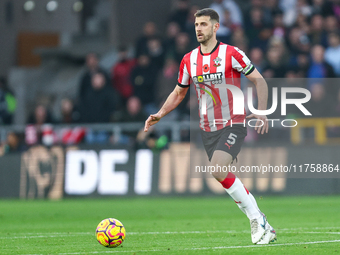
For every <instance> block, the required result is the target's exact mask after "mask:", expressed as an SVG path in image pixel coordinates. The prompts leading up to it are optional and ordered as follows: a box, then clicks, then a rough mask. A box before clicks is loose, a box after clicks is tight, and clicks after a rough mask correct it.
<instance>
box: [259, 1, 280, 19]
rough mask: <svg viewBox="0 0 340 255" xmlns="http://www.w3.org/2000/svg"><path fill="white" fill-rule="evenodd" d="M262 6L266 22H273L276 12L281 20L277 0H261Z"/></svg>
mask: <svg viewBox="0 0 340 255" xmlns="http://www.w3.org/2000/svg"><path fill="white" fill-rule="evenodd" d="M263 8H264V19H265V22H266V23H273V22H274V19H275V16H276V15H277V14H281V15H282V20H283V12H282V10H281V8H280V6H279V2H278V0H267V1H263ZM282 22H283V21H282Z"/></svg>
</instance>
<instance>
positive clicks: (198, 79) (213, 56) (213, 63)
mask: <svg viewBox="0 0 340 255" xmlns="http://www.w3.org/2000/svg"><path fill="white" fill-rule="evenodd" d="M195 18H196V19H195V30H196V37H197V41H198V42H199V43H200V46H199V47H197V48H196V49H194V50H193V51H191V52H189V53H188V54H186V55H185V56H184V57H183V59H182V62H181V65H180V70H179V75H178V84H177V86H176V87H175V89H174V91H173V92H172V93H171V94H170V95H169V97H168V98H167V100H166V101H165V103H164V105H163V106H162V108H161V109H160V110H159V111H158V113H156V114H152V115H150V116H149V118H148V119H147V120H146V121H145V127H144V131H145V132H147V131H148V129H149V127H150V126H152V125H154V124H156V123H157V122H158V121H160V119H161V118H162V117H164V116H165V115H167V114H168V113H169V112H171V111H172V110H174V109H175V108H176V107H177V106H178V105H179V103H180V102H181V101H182V100H183V98H184V97H185V95H186V93H187V91H188V88H189V86H190V80H191V81H193V84H194V86H195V89H196V94H197V97H198V102H199V108H200V128H201V130H202V131H201V133H202V140H203V144H204V147H205V150H206V152H207V154H208V157H209V160H210V161H211V163H212V165H213V166H215V165H219V166H229V164H231V163H232V162H233V160H234V159H235V158H236V156H237V155H238V153H239V152H240V149H241V145H242V143H243V141H244V138H245V137H246V135H247V128H246V127H245V125H244V121H245V118H246V116H245V114H243V115H234V114H233V108H232V105H233V98H232V95H231V93H230V91H228V90H227V89H226V88H223V87H221V86H217V85H214V84H217V83H220V82H221V81H220V80H219V79H221V77H222V78H223V79H224V80H225V81H227V82H228V84H232V85H234V86H237V87H238V88H240V76H241V73H243V74H244V75H245V76H246V77H247V78H248V79H249V80H250V81H251V82H253V83H254V84H255V86H256V90H257V94H258V110H266V109H267V97H268V87H267V83H266V81H265V80H264V78H263V77H262V75H261V74H260V73H259V72H258V71H257V70H256V68H255V67H254V66H253V65H252V63H251V62H250V60H249V59H248V57H247V56H246V55H245V54H244V52H243V51H241V50H239V49H238V48H236V47H233V46H230V45H227V44H223V43H221V42H218V41H217V39H216V31H217V30H218V28H219V26H220V25H219V16H218V14H217V13H216V12H215V11H214V10H213V9H210V8H206V9H202V10H199V11H197V12H196V13H195ZM205 79H206V80H207V81H205ZM212 79H215V80H213V81H212ZM208 81H209V82H208ZM208 84H210V85H208ZM202 88H204V90H203V89H202ZM205 91H208V92H209V91H210V94H211V93H214V91H215V93H216V91H217V93H218V94H219V95H218V96H219V98H220V99H221V102H222V104H213V102H212V100H213V99H212V98H211V97H205V99H204V100H203V96H202V95H203V93H205ZM208 100H210V102H209V101H208ZM205 101H206V102H205ZM204 107H206V111H205V112H206V114H204V112H203V111H202V109H203V108H204ZM244 113H245V111H244ZM247 118H256V119H257V124H256V126H257V127H255V130H257V132H258V133H261V134H263V133H264V132H268V121H267V117H266V116H261V115H256V114H251V115H249V116H247ZM216 119H223V120H228V122H226V121H223V122H220V123H219V122H218V121H215V120H216ZM231 121H232V123H233V125H230V122H231ZM216 123H217V124H216ZM235 123H239V125H237V124H235ZM261 123H262V125H261ZM240 124H241V125H240ZM212 175H213V176H214V177H215V179H216V180H217V181H219V182H220V183H221V185H222V186H223V187H224V189H225V190H226V192H227V193H228V194H229V195H230V196H231V197H232V198H233V199H234V200H235V202H236V204H237V205H238V207H239V208H240V209H241V210H242V212H243V213H245V214H246V215H247V217H248V218H249V220H250V227H251V239H252V242H253V243H254V244H268V243H270V242H273V241H275V240H276V233H275V230H274V229H273V228H272V227H271V226H270V225H269V223H268V221H267V218H266V216H265V215H264V214H263V213H262V212H261V211H260V209H259V208H258V206H257V203H256V200H255V198H254V197H253V195H252V194H251V193H250V192H249V191H248V190H247V189H246V188H245V187H244V186H243V184H242V182H241V181H240V179H238V178H237V177H236V176H235V175H234V174H233V173H231V172H229V173H226V172H213V173H212Z"/></svg>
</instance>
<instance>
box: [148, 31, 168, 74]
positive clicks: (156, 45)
mask: <svg viewBox="0 0 340 255" xmlns="http://www.w3.org/2000/svg"><path fill="white" fill-rule="evenodd" d="M165 53H166V52H165V48H164V45H163V43H162V40H161V38H160V37H158V36H153V37H151V38H149V40H148V42H147V55H148V56H149V58H150V66H151V67H152V68H153V70H154V71H156V72H157V71H159V70H160V69H161V68H162V67H163V65H164V61H165Z"/></svg>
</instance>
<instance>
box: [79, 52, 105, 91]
mask: <svg viewBox="0 0 340 255" xmlns="http://www.w3.org/2000/svg"><path fill="white" fill-rule="evenodd" d="M96 73H102V74H103V75H104V77H105V80H106V84H110V77H109V76H108V74H107V73H106V72H105V71H104V70H103V69H102V68H101V67H100V66H99V59H98V55H97V54H96V53H89V54H87V55H86V71H85V73H84V74H83V76H82V77H81V79H80V84H79V97H83V96H84V95H85V94H87V93H88V91H87V90H91V82H92V76H93V74H96Z"/></svg>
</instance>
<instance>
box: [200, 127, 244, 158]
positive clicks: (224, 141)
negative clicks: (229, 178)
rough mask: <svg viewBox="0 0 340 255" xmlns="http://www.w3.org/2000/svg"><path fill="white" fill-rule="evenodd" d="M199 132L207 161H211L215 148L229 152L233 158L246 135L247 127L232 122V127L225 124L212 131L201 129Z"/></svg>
mask: <svg viewBox="0 0 340 255" xmlns="http://www.w3.org/2000/svg"><path fill="white" fill-rule="evenodd" d="M201 134H202V140H203V144H204V148H205V151H206V152H207V154H208V157H209V161H211V158H212V156H213V154H214V151H215V150H221V151H225V152H227V153H229V154H230V155H231V156H232V157H233V160H234V159H235V158H236V157H237V155H238V154H239V152H240V150H241V146H242V144H243V141H244V138H245V137H246V136H247V128H246V127H244V126H243V124H234V125H233V126H232V127H230V126H227V127H225V128H222V129H220V130H217V131H214V132H205V131H203V130H201Z"/></svg>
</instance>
